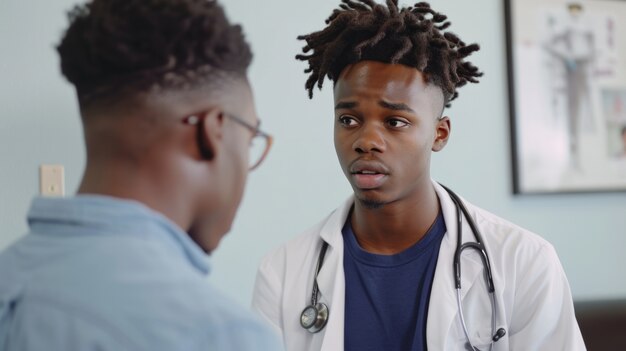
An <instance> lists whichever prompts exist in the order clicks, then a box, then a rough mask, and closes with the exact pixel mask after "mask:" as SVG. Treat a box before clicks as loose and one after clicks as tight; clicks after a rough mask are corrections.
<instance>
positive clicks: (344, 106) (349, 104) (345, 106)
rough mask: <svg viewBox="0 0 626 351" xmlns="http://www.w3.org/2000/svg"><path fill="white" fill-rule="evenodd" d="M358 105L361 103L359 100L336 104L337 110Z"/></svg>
mask: <svg viewBox="0 0 626 351" xmlns="http://www.w3.org/2000/svg"><path fill="white" fill-rule="evenodd" d="M357 106H359V103H357V102H352V101H345V102H339V103H338V104H337V105H335V110H341V109H351V108H355V107H357Z"/></svg>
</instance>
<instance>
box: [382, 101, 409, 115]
mask: <svg viewBox="0 0 626 351" xmlns="http://www.w3.org/2000/svg"><path fill="white" fill-rule="evenodd" d="M378 105H380V106H382V107H384V108H386V109H389V110H394V111H407V112H412V113H415V111H413V109H412V108H410V107H409V106H408V105H406V104H403V103H401V102H400V103H393V102H387V101H383V100H380V101H378Z"/></svg>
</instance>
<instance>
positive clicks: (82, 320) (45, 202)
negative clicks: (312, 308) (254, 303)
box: [0, 195, 282, 351]
mask: <svg viewBox="0 0 626 351" xmlns="http://www.w3.org/2000/svg"><path fill="white" fill-rule="evenodd" d="M28 223H29V226H30V232H29V233H28V234H27V235H26V236H25V237H23V238H22V239H21V240H19V241H18V242H16V243H15V244H13V245H12V246H10V247H9V248H7V249H6V250H5V251H4V252H3V253H2V254H0V350H1V351H5V350H6V351H9V350H11V351H13V350H20V351H29V350H46V351H72V350H81V351H83V350H98V351H109V350H112V351H113V350H115V351H124V350H134V351H135V350H149V351H159V350H167V351H173V350H176V351H177V350H185V351H192V350H193V351H195V350H219V351H229V350H233V351H235V350H236V351H247V350H259V351H265V350H282V346H280V344H279V342H278V338H277V337H276V336H275V335H273V334H272V332H271V331H270V330H269V329H268V327H266V326H265V325H264V324H263V323H262V322H260V321H259V320H257V319H256V318H257V317H255V316H253V315H252V314H251V313H250V312H248V311H247V310H245V309H244V308H242V307H239V306H238V305H236V304H235V303H233V302H232V301H230V300H229V299H228V298H227V297H226V296H224V295H223V294H222V293H220V292H219V291H218V290H216V288H215V287H213V286H212V285H211V283H210V282H209V281H208V279H207V275H208V273H209V262H208V256H207V255H206V254H205V253H204V252H203V251H202V250H201V249H200V248H199V247H198V246H197V245H196V244H195V243H194V242H193V241H192V240H191V239H190V238H189V236H188V235H187V234H186V233H185V232H183V231H182V230H181V229H180V228H179V227H177V226H176V225H175V224H173V223H172V222H170V221H169V220H168V219H167V218H165V217H164V216H162V215H160V214H158V213H156V212H154V211H152V210H150V209H148V208H147V207H145V206H143V205H141V204H139V203H137V202H133V201H125V200H121V199H115V198H110V197H105V196H91V195H89V196H87V195H80V196H76V197H73V198H66V199H60V198H57V199H52V198H36V199H35V200H34V201H33V204H32V207H31V210H30V212H29V215H28Z"/></svg>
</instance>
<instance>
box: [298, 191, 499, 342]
mask: <svg viewBox="0 0 626 351" xmlns="http://www.w3.org/2000/svg"><path fill="white" fill-rule="evenodd" d="M442 187H443V188H444V189H445V190H446V191H447V192H448V194H449V195H450V198H451V199H452V201H453V202H454V204H455V206H456V217H457V244H456V250H455V252H454V262H453V263H454V266H453V269H454V284H455V287H456V301H457V306H458V310H459V316H460V319H461V325H462V326H463V332H464V333H465V338H466V339H467V345H466V346H467V347H468V348H469V349H470V350H474V351H480V350H479V349H478V348H477V347H475V346H474V345H473V344H472V341H471V340H470V337H469V332H468V331H467V324H466V323H465V316H464V315H463V304H462V302H461V253H463V250H465V249H472V250H475V251H476V252H477V253H478V254H479V255H480V258H481V260H482V262H483V266H484V269H485V274H484V277H485V282H486V284H487V292H488V294H489V298H490V300H491V335H493V337H492V338H491V344H490V346H489V350H492V349H493V343H494V342H496V341H498V340H500V338H502V337H503V336H504V335H505V334H506V330H505V329H504V328H499V329H498V330H496V305H497V304H496V294H495V285H494V284H493V277H492V275H491V264H490V261H489V256H488V255H487V251H486V250H485V245H483V240H482V235H481V234H480V231H479V230H478V227H477V226H476V223H474V220H473V219H472V217H471V216H470V215H469V212H468V211H467V208H466V207H465V205H464V204H463V201H461V199H460V198H459V196H458V195H457V194H455V193H454V192H453V191H452V190H450V189H448V188H447V187H445V186H443V185H442ZM463 216H465V220H466V221H467V223H468V224H469V226H470V228H471V230H472V233H473V234H474V237H476V242H466V243H464V244H463V230H462V227H463ZM327 249H328V243H327V242H326V241H324V242H323V244H322V248H321V250H320V254H319V256H318V258H317V265H316V266H315V277H314V279H313V292H312V294H311V304H310V305H308V306H307V307H305V308H304V310H303V311H302V314H301V315H300V324H301V325H302V327H303V328H304V329H306V330H308V331H309V332H311V333H317V332H319V331H320V330H322V329H324V327H325V326H326V323H327V322H328V315H329V310H328V306H326V304H324V303H323V302H319V286H318V285H317V276H318V274H319V272H320V270H321V269H322V265H323V264H324V256H325V255H326V250H327Z"/></svg>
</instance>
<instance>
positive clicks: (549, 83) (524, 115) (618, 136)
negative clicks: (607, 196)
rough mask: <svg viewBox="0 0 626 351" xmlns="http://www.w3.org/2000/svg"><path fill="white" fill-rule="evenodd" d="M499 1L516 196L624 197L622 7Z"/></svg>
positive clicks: (595, 1) (560, 0)
mask: <svg viewBox="0 0 626 351" xmlns="http://www.w3.org/2000/svg"><path fill="white" fill-rule="evenodd" d="M504 1H505V11H506V14H505V15H506V25H507V55H508V78H509V103H510V116H511V140H512V148H511V149H512V151H513V155H512V160H513V162H512V164H513V183H514V186H513V188H514V192H515V193H556V192H590V191H619V190H622V191H623V190H626V21H625V19H626V1H621V0H586V1H585V0H582V1H581V0H578V1H565V0H504Z"/></svg>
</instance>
